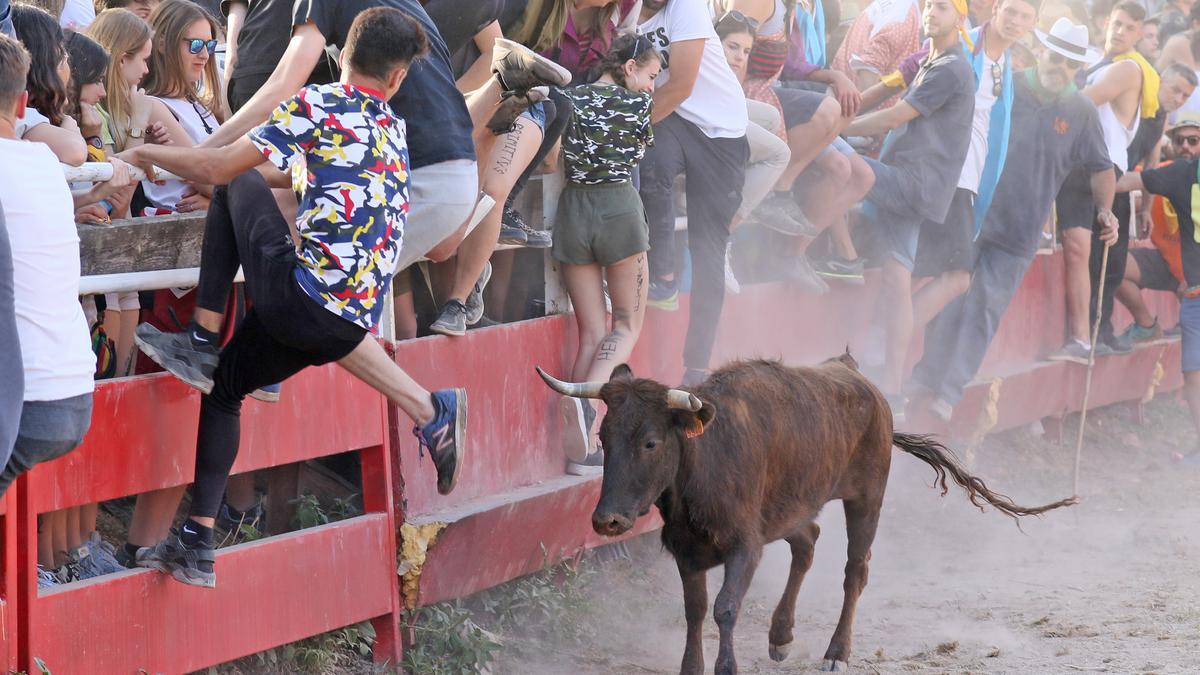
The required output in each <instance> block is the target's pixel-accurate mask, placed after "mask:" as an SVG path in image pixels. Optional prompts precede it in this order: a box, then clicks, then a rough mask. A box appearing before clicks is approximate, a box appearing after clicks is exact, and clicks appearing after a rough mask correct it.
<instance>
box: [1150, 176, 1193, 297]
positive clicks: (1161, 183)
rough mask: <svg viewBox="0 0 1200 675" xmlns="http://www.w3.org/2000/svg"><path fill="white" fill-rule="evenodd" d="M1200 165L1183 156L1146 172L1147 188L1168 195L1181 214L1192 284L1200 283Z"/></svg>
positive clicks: (1182, 238) (1187, 271)
mask: <svg viewBox="0 0 1200 675" xmlns="http://www.w3.org/2000/svg"><path fill="white" fill-rule="evenodd" d="M1196 165H1197V160H1194V159H1179V160H1176V161H1174V162H1171V163H1170V164H1168V165H1166V166H1163V167H1159V168H1157V169H1150V170H1149V171H1143V172H1142V183H1143V184H1144V185H1145V186H1146V191H1147V192H1149V193H1151V194H1156V195H1162V196H1163V197H1166V198H1167V199H1168V200H1169V201H1170V202H1171V206H1172V207H1174V209H1175V215H1177V216H1178V217H1179V250H1180V253H1181V254H1182V255H1181V257H1182V258H1183V276H1184V277H1185V278H1186V279H1187V285H1188V286H1198V285H1200V243H1197V242H1196V224H1195V223H1194V222H1192V198H1193V197H1195V196H1196V195H1195V194H1194V193H1196V192H1200V186H1198V185H1197V177H1196Z"/></svg>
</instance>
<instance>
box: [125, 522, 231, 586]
mask: <svg viewBox="0 0 1200 675" xmlns="http://www.w3.org/2000/svg"><path fill="white" fill-rule="evenodd" d="M187 526H188V524H187V523H186V522H185V523H184V524H183V527H187ZM216 562H217V558H216V555H215V554H214V552H213V547H212V546H210V545H207V544H205V543H203V542H197V543H196V545H195V546H188V545H187V544H184V543H183V540H182V539H180V538H179V530H176V529H172V530H171V534H169V535H167V538H166V539H163V540H162V541H160V542H158V543H157V544H155V545H154V546H144V547H142V548H139V549H138V552H137V564H138V567H148V568H150V569H156V570H158V571H159V572H162V573H164V574H170V575H171V576H173V577H175V579H176V580H177V581H181V582H183V583H185V584H188V585H189V586H200V587H201V588H216V587H217V570H216Z"/></svg>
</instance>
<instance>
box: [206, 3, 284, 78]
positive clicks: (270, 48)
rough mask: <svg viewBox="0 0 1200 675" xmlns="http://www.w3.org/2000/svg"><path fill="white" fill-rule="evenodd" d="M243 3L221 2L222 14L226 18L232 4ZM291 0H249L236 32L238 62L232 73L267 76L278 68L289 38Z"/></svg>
mask: <svg viewBox="0 0 1200 675" xmlns="http://www.w3.org/2000/svg"><path fill="white" fill-rule="evenodd" d="M238 1H241V2H245V0H223V1H222V2H221V12H222V13H223V14H224V15H225V16H229V7H230V5H232V4H234V2H238ZM291 19H292V0H249V2H247V3H246V19H245V21H244V22H243V23H242V29H241V31H239V32H238V39H237V50H238V54H237V57H238V62H237V66H236V67H235V68H234V71H233V74H234V75H235V76H236V77H245V76H248V75H270V74H271V73H272V72H274V70H275V66H277V65H279V60H280V59H282V58H283V53H284V52H285V51H287V46H288V42H289V41H291V39H292V24H291Z"/></svg>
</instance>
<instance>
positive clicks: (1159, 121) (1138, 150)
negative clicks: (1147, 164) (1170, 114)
mask: <svg viewBox="0 0 1200 675" xmlns="http://www.w3.org/2000/svg"><path fill="white" fill-rule="evenodd" d="M1166 127H1167V111H1166V110H1159V111H1158V114H1157V115H1155V116H1154V117H1153V118H1151V119H1144V118H1143V119H1142V121H1141V123H1140V124H1138V130H1137V133H1136V134H1134V136H1133V141H1132V142H1130V144H1129V166H1128V167H1126V169H1125V170H1126V171H1133V170H1134V169H1136V168H1137V165H1138V164H1141V163H1142V162H1144V161H1146V159H1147V158H1149V157H1150V153H1151V152H1152V151H1153V150H1154V146H1156V145H1158V142H1159V141H1160V140H1162V136H1163V130H1164V129H1166Z"/></svg>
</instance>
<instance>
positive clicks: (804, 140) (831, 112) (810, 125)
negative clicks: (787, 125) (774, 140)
mask: <svg viewBox="0 0 1200 675" xmlns="http://www.w3.org/2000/svg"><path fill="white" fill-rule="evenodd" d="M845 125H846V121H845V119H844V118H843V117H842V107H841V106H840V105H839V104H838V102H837V101H835V100H834V99H832V98H827V99H825V100H824V101H823V102H822V103H821V105H820V106H819V107H818V108H817V112H816V113H815V114H814V115H813V117H812V119H811V120H809V121H808V122H806V123H804V124H798V125H796V126H794V127H792V128H791V129H788V132H787V138H788V147H789V148H791V150H792V161H791V163H790V164H788V168H787V169H785V170H784V172H783V174H782V175H781V176H780V177H779V180H778V181H776V182H775V189H776V190H790V189H792V183H794V182H795V181H796V176H799V175H800V174H801V172H803V171H804V170H805V169H807V168H808V165H809V164H811V163H812V161H813V160H814V159H816V157H817V155H819V154H821V152H822V151H823V150H825V148H826V147H828V146H829V144H830V143H832V142H833V139H834V138H836V137H837V135H838V134H839V133H841V131H842V129H843V128H845Z"/></svg>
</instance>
